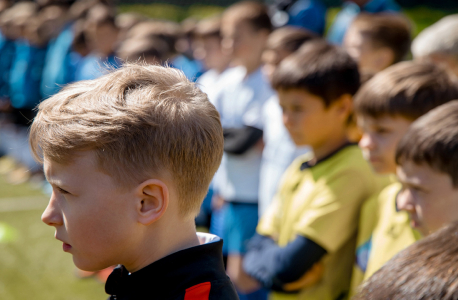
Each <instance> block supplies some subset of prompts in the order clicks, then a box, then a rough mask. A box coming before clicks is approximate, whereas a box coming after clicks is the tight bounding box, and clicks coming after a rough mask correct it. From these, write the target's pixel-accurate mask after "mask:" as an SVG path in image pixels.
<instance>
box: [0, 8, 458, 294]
mask: <svg viewBox="0 0 458 300" xmlns="http://www.w3.org/2000/svg"><path fill="white" fill-rule="evenodd" d="M4 2H5V3H6V2H7V1H4ZM4 2H1V3H3V4H4V8H3V9H4V11H3V13H2V14H1V15H0V29H1V32H2V36H1V40H0V53H2V54H3V55H2V56H1V57H0V70H1V72H2V76H1V77H0V92H1V93H2V99H1V101H2V102H1V103H2V106H1V107H0V109H1V110H2V114H1V117H2V120H1V122H2V123H1V127H0V150H1V151H3V152H2V153H1V154H3V155H5V157H6V156H9V157H13V158H14V160H15V162H16V163H18V164H20V165H22V166H24V167H25V168H26V169H27V170H29V171H30V172H29V173H33V172H37V173H39V171H38V170H39V168H38V167H37V165H36V163H34V162H33V160H30V159H28V157H29V156H30V154H29V152H30V150H29V149H28V148H27V147H25V144H26V142H24V141H26V140H27V128H28V126H29V123H30V122H29V121H30V120H32V119H33V117H34V113H35V111H34V110H33V108H34V107H35V106H36V105H37V104H38V103H39V102H40V101H41V100H42V99H45V98H47V97H49V96H51V95H53V94H55V93H56V92H58V90H59V89H60V88H61V87H62V86H63V85H65V84H67V83H71V82H75V81H80V80H88V79H95V78H98V77H100V76H102V75H103V71H102V70H103V68H102V67H103V65H108V66H109V69H116V68H118V67H121V65H122V64H124V63H125V62H129V61H134V62H136V61H138V60H139V59H140V60H142V61H144V62H146V63H148V64H155V65H161V64H166V63H167V64H168V65H170V66H172V67H175V68H177V69H181V70H182V71H183V73H184V75H186V77H187V78H188V79H190V80H191V81H196V84H197V86H198V87H199V88H200V89H201V90H202V91H203V92H205V93H206V94H207V96H208V100H209V101H210V102H211V103H212V105H213V106H214V108H216V110H217V112H218V113H219V117H220V122H221V125H222V134H223V136H224V146H223V148H224V153H223V155H222V159H221V163H220V164H219V168H218V170H217V171H216V169H215V171H216V174H215V175H214V177H213V179H212V181H211V184H210V191H209V193H208V194H207V196H206V198H205V200H204V203H203V205H202V207H201V209H200V210H201V211H200V214H199V216H198V217H197V219H196V221H197V223H198V225H204V226H208V227H209V231H210V233H213V234H216V235H218V236H220V237H222V238H223V240H224V244H223V246H222V247H223V249H222V252H223V254H224V256H225V258H226V260H225V268H226V272H227V275H228V276H229V277H230V279H231V281H232V283H233V285H234V287H235V290H236V291H237V294H238V297H239V298H240V299H242V300H244V299H247V300H258V299H259V300H262V299H278V300H282V299H297V300H302V299H304V300H305V299H316V300H337V299H349V298H351V297H355V299H457V297H458V268H456V265H454V262H456V261H457V257H458V248H457V246H456V245H457V243H456V237H457V236H458V223H454V222H455V221H458V157H456V156H457V155H456V153H458V124H457V122H458V101H456V100H458V78H457V77H456V76H457V74H458V71H457V70H458V35H457V34H456V33H455V31H456V32H458V16H456V15H451V16H448V17H445V18H444V19H442V20H440V21H439V22H437V23H436V24H434V25H432V26H430V27H429V28H427V29H425V30H424V31H423V32H421V33H420V34H419V35H418V37H416V38H415V40H414V41H413V42H412V41H411V35H412V32H411V28H412V24H411V23H410V22H409V20H408V19H407V18H406V17H405V16H404V15H402V14H401V13H400V12H399V7H398V5H397V4H396V3H395V2H394V1H389V0H358V1H356V0H355V1H348V2H346V3H345V5H344V7H343V9H342V10H341V11H340V12H339V14H338V15H337V17H336V19H335V20H334V24H333V25H332V26H331V28H330V30H329V32H328V36H327V38H326V37H323V31H324V25H322V24H324V23H323V22H322V21H321V20H324V14H325V10H324V7H323V6H322V4H321V3H320V1H284V2H285V3H284V5H283V6H281V7H280V6H278V5H277V6H276V7H274V8H272V7H271V9H270V10H269V9H268V7H267V6H266V5H264V4H262V3H260V2H254V1H242V2H238V3H236V4H233V5H232V6H230V7H229V8H227V9H226V10H225V11H224V12H223V13H222V14H221V15H219V16H213V17H210V18H207V19H203V20H200V21H194V20H190V19H188V20H186V21H184V22H183V23H182V24H181V25H178V24H176V23H173V22H168V21H167V22H166V21H157V20H148V19H145V18H143V17H141V16H139V15H134V14H120V15H116V14H115V10H114V8H113V7H112V6H110V5H108V4H107V3H105V2H103V1H98V0H81V1H77V2H75V3H74V4H72V5H71V6H68V5H62V4H61V3H59V4H55V3H52V1H48V2H49V3H47V4H45V5H43V6H42V7H40V6H39V5H38V4H36V3H31V2H20V3H18V4H15V5H14V6H12V7H8V5H7V4H5V3H4ZM303 2H307V3H309V5H308V6H307V5H305V4H304V3H303ZM285 15H286V19H285V20H283V23H282V24H281V25H282V26H281V27H278V24H279V23H278V22H279V20H280V19H281V18H282V17H285ZM300 16H303V17H302V19H301V18H300ZM310 16H314V17H313V18H312V17H310ZM307 20H309V22H307ZM280 21H281V20H280ZM280 23H281V22H280ZM410 53H412V55H413V58H412V60H408V58H409V57H410V56H409V55H410ZM8 64H9V65H8ZM128 67H129V65H128ZM131 67H132V66H131ZM121 69H122V68H121ZM167 72H169V71H167ZM113 74H117V73H116V72H115V73H113ZM153 75H154V74H153ZM126 76H127V75H126ZM113 77H115V76H114V75H113ZM102 78H108V77H102ZM119 80H123V79H122V77H121V78H120V79H119ZM126 80H127V79H126ZM138 80H140V81H141V82H139V83H138V86H137V85H136V84H132V86H129V87H127V88H126V87H123V88H125V89H126V91H125V92H124V93H127V94H129V93H131V94H132V95H134V94H135V89H140V88H143V87H144V86H145V84H144V83H143V81H145V80H146V81H147V79H145V78H140V77H139V79H138ZM164 80H165V79H164ZM94 82H96V81H94ZM100 82H101V81H100ZM104 84H105V85H109V83H107V82H105V83H104ZM126 84H127V83H126ZM148 84H153V83H148ZM154 84H155V83H154ZM81 86H83V85H81ZM73 87H74V89H76V87H77V86H76V85H73ZM100 87H101V86H98V87H97V88H100ZM129 88H131V89H132V92H129V91H130V90H129ZM175 88H177V87H176V86H175ZM94 89H96V88H94ZM88 90H89V91H91V89H89V88H88ZM70 91H71V89H68V90H67V93H70ZM110 91H111V90H110ZM168 92H170V91H164V92H163V93H164V94H167V93H168ZM63 93H65V89H64V92H63ZM74 93H75V95H76V96H72V97H76V98H78V97H80V96H78V95H79V94H78V92H77V91H76V90H75V91H74ZM188 93H191V92H188ZM127 94H126V95H127ZM58 95H59V94H58ZM62 95H64V94H62ZM129 95H130V94H129ZM145 95H146V94H145ZM158 95H162V94H158ZM91 97H92V96H91ZM126 97H127V96H126ZM132 97H133V96H132ZM158 97H159V96H158ZM161 97H162V96H161ZM170 97H172V98H173V97H174V96H170ZM54 98H55V101H58V98H59V97H58V96H56V97H54ZM54 98H51V99H54ZM71 99H73V98H71ZM91 99H92V98H91ZM167 99H169V98H167ZM62 101H63V100H62ZM68 101H70V100H68ZM84 101H86V100H84ZM88 101H89V100H88ZM91 101H92V100H91ZM126 101H127V100H126ZM135 101H137V100H135ZM138 101H139V100H138ZM56 103H60V102H56ZM65 103H66V102H65ZM65 103H64V104H59V105H63V106H65V105H67V104H65ZM82 103H83V102H82ZM84 103H86V102H84ZM84 103H83V104H84ZM68 105H69V104H68ZM84 105H95V104H93V103H89V102H88V103H86V104H84ZM95 106H97V105H95ZM45 108H46V110H48V114H50V115H51V116H52V113H53V112H54V113H55V111H53V108H52V107H51V106H50V104H49V103H48V104H46V106H44V105H42V106H40V110H43V109H45ZM68 109H70V110H68ZM68 109H67V108H66V109H65V110H64V111H62V114H64V113H68V111H73V110H75V111H79V110H81V111H83V112H81V114H84V113H86V112H84V108H81V107H80V108H78V107H70V108H68ZM157 109H159V108H157ZM160 109H162V108H160ZM177 109H178V108H177ZM206 109H208V108H206ZM121 112H122V113H124V110H121ZM41 113H42V114H43V116H44V115H45V114H46V111H45V112H41ZM79 113H80V112H79ZM209 113H212V112H210V110H209ZM165 114H170V112H165ZM102 115H103V114H102ZM43 116H42V117H41V119H40V122H41V123H43V124H45V123H46V122H49V120H51V119H46V118H44V117H43ZM142 116H143V115H142ZM186 116H187V115H186ZM87 117H88V118H91V115H90V114H88V115H87ZM49 118H50V117H49ZM142 118H144V119H145V120H146V119H147V118H148V117H147V116H146V115H145V116H143V117H142ZM57 119H58V118H57V117H56V120H57ZM102 119H103V118H102V117H101V120H102ZM185 119H186V118H185V117H183V120H185ZM59 120H60V119H59ZM113 120H114V119H113ZM113 120H111V119H110V120H109V121H106V122H114V121H113ZM158 120H162V119H161V118H156V119H154V122H158ZM196 120H197V119H196ZM162 121H164V122H165V123H167V122H169V121H170V120H168V119H167V120H166V119H163V120H162ZM100 122H101V124H103V126H106V123H104V122H103V121H100ZM152 122H153V121H152ZM177 122H178V121H177ZM196 122H197V121H196ZM41 123H39V124H41ZM81 123H84V122H83V121H81ZM178 123H179V122H178ZM12 124H14V125H12ZM129 124H130V123H129ZM35 126H39V125H35ZM40 126H44V125H40ZM47 126H48V125H47ZM49 126H51V125H49ZM81 126H83V124H82V125H81ZM84 126H86V125H84ZM101 126H102V125H101ZM129 126H130V125H129ZM132 126H133V127H135V125H132ZM161 126H162V124H161ZM164 126H166V125H164ZM167 126H168V125H167ZM170 126H172V125H170ZM177 126H178V125H177ZM202 126H204V125H202ZM454 126H456V127H454ZM172 127H173V126H172ZM37 128H38V127H36V128H35V131H33V132H34V134H37V133H36V132H38V129H37ZM43 128H44V127H43ZM43 128H41V129H43ZM196 128H197V127H196ZM107 130H108V129H107ZM182 130H185V129H182ZM193 130H194V129H192V128H190V129H189V134H192V133H195V132H194V131H193ZM196 130H197V129H196ZM183 132H185V131H183ZM53 134H54V135H56V134H58V132H57V131H56V132H54V133H53ZM135 134H137V133H135ZM211 134H212V133H211V132H210V131H209V132H207V135H206V136H207V137H208V136H210V135H211ZM12 137H14V138H12ZM75 138H79V137H78V136H76V137H75ZM102 138H103V136H102ZM174 138H176V140H177V143H178V140H179V138H190V139H191V140H192V138H193V136H189V137H183V136H181V137H179V136H178V135H177V136H175V137H174ZM35 139H36V140H35V143H37V144H40V142H38V138H37V137H36V136H35ZM126 139H127V138H126ZM196 139H198V141H199V142H201V141H202V142H203V143H204V141H205V137H203V136H199V135H197V136H196ZM158 141H159V140H158ZM172 142H173V141H172ZM188 142H189V141H188ZM41 143H43V145H45V144H46V143H48V144H49V143H52V142H51V141H44V140H43V141H41ZM56 143H57V142H56ZM66 143H67V144H65V145H66V146H65V147H73V144H72V142H70V141H66ZM76 143H77V142H75V144H76ZM88 143H89V142H88ZM191 144H192V143H190V144H189V145H191ZM204 144H205V143H204ZM21 145H22V146H21ZM40 145H41V144H40ZM46 145H47V144H46ZM94 145H95V144H94ZM177 145H178V144H177ZM192 145H194V144H192ZM199 145H200V144H199V143H197V142H196V144H195V145H194V146H199ZM202 145H203V144H202ZM32 146H33V143H32ZM207 146H208V145H207V144H205V147H207ZM40 147H42V148H43V146H40ZM49 147H51V146H49ZM62 147H64V146H62ZM94 147H98V146H94ZM170 147H171V148H168V150H166V149H164V151H170V155H172V156H173V155H176V156H177V157H182V158H183V160H186V161H187V164H189V165H193V164H192V162H190V161H189V158H190V157H191V156H188V154H185V153H187V152H186V151H185V150H183V152H179V151H178V150H179V149H178V148H177V147H178V146H176V145H175V146H170ZM202 147H204V146H202ZM205 147H204V148H202V153H200V154H199V153H198V152H199V151H200V150H201V149H194V150H195V151H197V152H196V153H194V152H193V153H192V155H195V157H200V156H199V155H202V157H201V159H204V156H203V155H206V152H205V151H206V149H207V148H205ZM215 147H216V146H215ZM23 148H27V149H26V150H24V151H25V152H26V153H25V152H24V151H22V150H21V151H19V149H23ZM83 148H84V147H81V149H83ZM50 149H51V150H50ZM78 149H79V148H78ZM177 149H178V150H177ZM215 149H216V148H215ZM207 150H208V149H207ZM33 151H35V152H37V151H38V148H37V146H36V145H35V149H33ZM41 151H43V152H45V153H44V155H45V157H46V153H47V152H46V151H51V152H52V151H54V150H52V148H49V149H47V148H46V149H45V148H43V149H42V150H41ZM55 151H57V150H55ZM108 151H110V150H108ZM120 151H121V152H122V151H127V150H125V149H122V150H120ZM132 151H133V150H132ZM157 151H159V150H157ZM174 151H175V152H176V153H175V152H174ZM187 151H190V150H189V149H188V150H187ZM51 152H50V153H51ZM53 153H54V152H53ZM110 153H111V152H110ZM126 153H128V151H127V152H126ZM151 153H153V152H151ZM158 153H159V152H158ZM173 153H175V154H173ZM27 154H29V156H28V155H27ZM163 154H164V153H162V154H161V155H163ZM53 155H55V157H57V158H58V157H59V156H58V154H53ZM112 155H114V154H112ZM151 155H153V156H154V154H151ZM30 157H31V156H30ZM120 157H122V155H121V154H120ZM161 157H162V156H161ZM57 158H56V159H57ZM139 159H140V158H139ZM161 159H163V158H161ZM164 159H165V158H164ZM170 159H172V158H170ZM165 160H167V159H165ZM216 160H217V159H216V158H215V159H214V160H212V161H213V163H214V161H216ZM6 161H7V160H6V159H3V165H2V166H3V167H4V166H5V165H6V164H5V162H6ZM137 163H138V162H137ZM174 163H177V162H174ZM174 163H171V165H170V166H169V165H167V166H166V167H164V168H166V169H167V168H169V167H170V168H172V169H173V168H174V167H173V164H174ZM196 166H197V167H198V164H197V163H196ZM0 167H1V166H0ZM106 167H107V166H106ZM126 168H129V167H128V166H126ZM17 170H18V169H15V171H17ZM173 170H174V171H173V172H171V174H172V176H178V177H180V176H181V177H183V179H180V180H182V182H181V181H180V184H182V185H183V191H184V190H186V191H187V193H190V192H189V191H192V187H191V186H187V184H188V185H189V182H188V183H187V182H186V180H187V179H186V178H188V177H187V176H191V177H192V176H197V177H199V176H202V178H194V179H193V180H195V181H196V183H195V184H199V183H198V182H200V181H199V180H203V181H205V180H206V178H207V177H205V176H207V175H208V174H207V173H206V174H204V173H205V172H202V173H198V172H196V174H195V175H193V174H194V173H192V172H191V171H189V172H190V173H189V174H187V173H185V171H183V170H184V169H183V170H182V171H176V170H178V169H173ZM180 170H181V169H180ZM0 171H2V169H1V168H0ZM209 172H210V171H209ZM113 173H115V171H113ZM10 175H14V172H10ZM191 177H189V178H191ZM166 183H167V181H166ZM184 187H187V188H186V189H185V188H184ZM143 188H144V189H146V187H143ZM156 188H157V187H156ZM180 189H181V187H180ZM148 191H149V190H147V192H144V193H146V194H148V193H149V192H148ZM151 191H152V192H151V193H152V194H154V191H155V190H154V189H152V190H151ZM180 192H181V190H180ZM200 194H202V193H200ZM200 194H199V195H200ZM180 195H181V194H180ZM193 195H194V194H193ZM196 197H198V196H196ZM52 199H53V198H52ZM164 201H165V200H164ZM167 201H168V200H167ZM154 203H155V202H154ZM143 204H144V203H143V202H142V205H143ZM50 205H51V204H50ZM154 205H155V204H154ZM154 205H153V204H151V207H153V206H154ZM180 205H181V204H180ZM48 209H49V207H48ZM147 209H150V208H149V207H147ZM158 210H159V208H158ZM51 213H52V212H51V210H49V211H48V214H51ZM144 218H147V217H146V216H145V217H144ZM151 218H152V217H151ZM151 220H153V219H151ZM171 220H172V219H171ZM45 222H46V223H47V224H48V225H52V226H56V228H57V225H56V223H55V222H54V221H52V220H51V217H49V216H48V220H47V221H45ZM145 222H146V223H147V221H145ZM151 222H153V221H151ZM164 222H165V221H164ZM170 222H172V221H170ZM170 224H172V223H170ZM186 224H187V223H186ZM188 225H189V224H188ZM446 226H448V227H447V228H443V227H446ZM164 228H165V227H164ZM419 240H421V241H419ZM406 248H407V249H406ZM404 249H406V250H404ZM398 253H399V254H398ZM113 262H114V260H113ZM75 263H76V261H75ZM107 266H108V265H104V267H107ZM115 271H116V270H115ZM119 272H121V271H119ZM120 274H121V273H120ZM134 274H135V273H134ZM120 276H121V275H120ZM433 277H434V280H433ZM229 290H230V289H229ZM199 299H200V298H199ZM221 299H223V298H221ZM228 299H232V298H229V297H228Z"/></svg>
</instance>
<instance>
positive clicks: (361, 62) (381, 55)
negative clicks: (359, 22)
mask: <svg viewBox="0 0 458 300" xmlns="http://www.w3.org/2000/svg"><path fill="white" fill-rule="evenodd" d="M343 46H344V48H345V49H346V50H347V52H348V54H349V55H350V56H351V57H352V58H353V59H355V60H356V61H357V62H358V67H359V70H360V71H361V72H362V73H369V74H375V73H377V72H380V71H382V70H383V69H385V68H387V67H389V66H390V65H391V64H392V62H393V54H392V52H391V50H389V49H388V48H374V47H373V46H372V43H371V41H370V39H368V38H367V37H366V36H365V35H364V34H363V33H362V32H361V31H360V30H359V29H358V28H356V27H350V28H349V29H348V31H347V33H346V34H345V37H344V42H343Z"/></svg>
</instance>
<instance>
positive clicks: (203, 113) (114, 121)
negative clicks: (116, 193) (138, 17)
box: [30, 64, 223, 217]
mask: <svg viewBox="0 0 458 300" xmlns="http://www.w3.org/2000/svg"><path fill="white" fill-rule="evenodd" d="M30 144H31V148H32V151H33V154H34V155H35V157H36V159H37V160H38V161H40V162H43V158H46V159H50V160H52V161H55V162H58V163H69V162H71V160H72V159H73V158H74V157H75V154H76V153H77V152H78V151H84V150H93V151H95V153H96V157H97V161H98V167H99V169H100V170H101V171H103V172H104V173H106V174H108V175H110V176H112V177H113V178H114V179H115V180H116V181H117V183H119V185H120V187H121V188H129V187H131V186H133V185H135V184H139V183H141V182H142V181H144V180H146V179H148V178H151V177H152V176H155V175H161V174H162V175H166V176H170V177H171V178H173V182H174V186H175V188H176V191H177V194H178V197H179V206H180V213H181V214H182V216H183V217H190V216H192V217H194V216H195V215H196V214H197V213H198V211H199V208H200V205H201V203H202V200H203V198H204V197H205V195H206V193H207V190H208V186H209V184H210V181H211V179H212V177H213V175H214V173H215V172H216V170H217V169H218V166H219V164H220V162H221V157H222V154H223V131H222V127H221V123H220V117H219V114H218V112H217V111H216V109H215V107H214V106H213V105H212V104H211V103H210V102H209V101H208V99H207V96H206V94H204V93H203V92H201V91H200V90H199V89H198V88H197V87H196V86H195V84H193V83H191V82H190V81H189V80H188V79H186V77H185V76H184V74H183V73H182V72H181V71H179V70H177V69H173V68H170V67H161V66H156V65H152V66H151V65H149V66H147V65H140V64H126V65H125V66H124V67H122V68H120V69H118V70H116V71H113V72H111V73H109V74H107V75H105V76H102V77H100V78H98V79H96V80H88V81H80V82H77V83H74V84H71V85H68V86H67V87H65V88H64V89H63V90H62V91H61V92H59V93H58V94H56V95H54V96H52V97H51V98H49V99H47V100H45V101H44V102H42V103H41V104H40V105H39V106H38V114H37V116H36V118H35V120H34V122H33V124H32V127H31V132H30Z"/></svg>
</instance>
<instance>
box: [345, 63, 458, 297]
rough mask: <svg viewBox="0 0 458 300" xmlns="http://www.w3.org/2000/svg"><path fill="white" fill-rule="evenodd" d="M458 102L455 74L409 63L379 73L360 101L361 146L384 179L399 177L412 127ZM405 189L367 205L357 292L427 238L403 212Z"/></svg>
mask: <svg viewBox="0 0 458 300" xmlns="http://www.w3.org/2000/svg"><path fill="white" fill-rule="evenodd" d="M456 98H458V84H457V80H456V78H455V77H454V76H453V74H450V73H449V72H447V71H446V70H444V69H443V68H441V67H438V66H435V65H433V64H429V63H421V62H403V63H399V64H397V65H394V66H392V67H389V68H388V69H386V70H384V71H382V72H380V73H378V74H377V75H376V76H374V77H373V78H372V79H371V80H369V81H368V82H367V83H366V84H365V85H364V86H363V87H362V88H361V89H360V90H359V91H358V93H357V94H356V96H355V111H356V115H357V120H358V125H359V126H360V127H361V129H362V131H363V137H362V139H361V141H360V142H359V145H360V147H361V148H362V150H363V153H364V154H365V158H366V159H367V160H368V161H369V162H370V163H371V165H372V167H373V168H374V170H375V171H376V172H377V173H379V174H387V175H392V174H395V172H396V162H395V151H396V146H397V144H398V142H399V140H400V139H401V138H402V137H403V136H404V134H405V133H406V132H407V130H408V128H409V126H410V124H411V123H412V122H413V121H415V120H416V119H417V118H419V117H420V116H422V115H423V114H425V113H427V112H428V111H430V110H431V109H433V108H435V107H437V106H439V105H442V104H444V103H446V102H449V101H451V100H453V99H456ZM399 190H400V184H399V183H398V182H394V183H392V184H390V185H388V186H387V187H386V188H385V189H383V190H382V191H381V192H380V194H379V195H376V196H374V197H372V198H371V199H369V200H368V201H366V202H365V203H364V206H363V208H362V210H361V214H360V222H359V228H360V230H359V232H358V242H357V250H356V261H355V267H354V270H353V276H352V277H353V278H352V291H353V292H354V291H355V290H356V288H357V286H358V285H359V284H360V283H361V282H362V281H363V279H366V278H368V277H370V276H371V275H372V274H373V273H374V272H375V271H377V270H378V269H379V268H380V267H381V266H382V265H383V264H384V263H385V262H387V261H388V260H389V259H390V258H391V257H393V256H394V255H395V254H396V253H398V252H399V251H401V250H402V249H404V248H405V247H407V246H409V245H410V244H412V243H413V242H415V241H416V240H418V239H419V238H420V237H421V235H420V234H419V233H418V232H417V231H416V230H412V228H411V227H410V226H409V218H408V215H407V214H406V213H405V212H401V211H398V209H397V207H396V197H397V195H398V192H399Z"/></svg>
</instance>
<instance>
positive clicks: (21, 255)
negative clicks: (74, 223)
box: [0, 177, 107, 300]
mask: <svg viewBox="0 0 458 300" xmlns="http://www.w3.org/2000/svg"><path fill="white" fill-rule="evenodd" d="M46 204H47V197H46V196H44V195H43V194H41V193H40V192H38V191H36V190H34V189H32V188H31V187H30V186H29V185H20V186H10V185H8V184H6V182H5V181H4V178H2V177H0V299H1V300H23V299H34V300H54V299H55V300H83V299H84V300H95V299H106V298H107V295H106V294H105V292H104V286H103V284H100V283H99V282H97V281H96V280H95V279H92V278H90V279H78V278H76V277H75V276H74V266H73V262H72V258H71V255H70V254H68V253H64V252H63V251H62V243H60V242H59V241H57V240H55V239H54V229H53V228H51V227H48V226H46V225H45V224H44V223H42V222H41V219H40V217H41V213H42V212H43V210H44V208H45V207H46ZM5 224H6V226H7V227H8V229H7V233H5Z"/></svg>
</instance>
